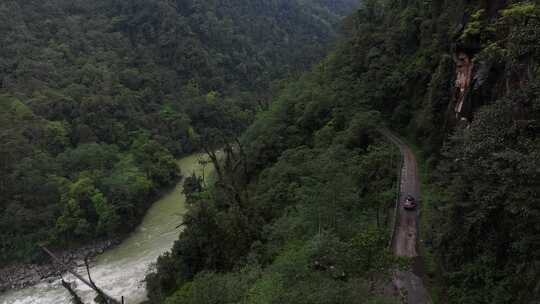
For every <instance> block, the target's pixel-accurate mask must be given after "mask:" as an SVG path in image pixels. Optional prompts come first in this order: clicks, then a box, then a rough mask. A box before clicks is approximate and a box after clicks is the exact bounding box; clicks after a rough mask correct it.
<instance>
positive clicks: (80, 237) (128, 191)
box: [0, 0, 355, 264]
mask: <svg viewBox="0 0 540 304" xmlns="http://www.w3.org/2000/svg"><path fill="white" fill-rule="evenodd" d="M354 2H355V1H289V0H277V1H276V0H273V1H243V0H232V1H195V0H178V1H167V0H127V1H126V0H96V1H79V0H76V1H72V0H69V1H68V0H52V1H2V3H1V4H0V16H1V18H0V20H1V21H0V33H2V35H1V37H0V41H1V43H0V45H1V46H0V125H1V126H2V130H0V187H1V188H0V192H1V195H0V231H2V233H1V234H0V264H3V263H7V262H10V261H21V260H24V261H29V260H36V259H37V260H39V256H38V253H39V251H38V250H36V244H37V243H38V242H47V243H48V244H50V245H53V246H58V247H65V246H68V245H73V244H76V243H80V242H84V241H85V240H89V239H95V238H100V237H110V236H114V235H118V234H122V233H125V232H127V231H130V230H131V229H132V227H134V225H136V224H137V223H138V221H139V219H140V218H141V216H142V215H143V214H144V211H145V209H146V207H147V206H148V204H149V203H150V202H151V201H152V199H153V198H155V197H156V196H157V195H158V194H159V193H160V191H162V190H164V189H166V188H167V187H169V186H171V185H173V184H174V183H175V181H177V180H178V178H179V177H180V176H181V174H182V173H181V172H179V170H178V168H177V165H176V163H175V158H177V157H179V156H182V155H185V154H188V153H192V152H193V151H196V150H202V149H203V148H208V147H212V145H213V144H214V143H215V141H216V140H218V139H219V137H220V136H221V137H223V136H225V135H227V136H228V137H227V138H232V137H234V136H237V135H238V134H239V132H240V131H241V130H243V129H244V128H245V127H246V126H247V125H248V124H249V123H250V122H251V121H252V120H253V117H254V113H255V112H256V111H257V110H259V109H264V108H267V107H268V103H269V96H270V94H271V92H272V90H273V87H274V86H275V85H274V84H273V83H274V81H275V80H277V79H280V78H283V77H288V76H289V75H294V74H295V73H298V72H299V71H302V70H305V69H306V68H308V67H309V66H311V64H312V63H313V62H315V61H317V60H320V59H321V58H322V56H323V55H324V54H325V53H326V49H327V48H328V46H329V44H330V43H331V42H332V41H334V39H335V37H336V35H337V31H338V28H339V26H340V20H341V17H342V15H343V14H344V13H345V12H348V11H349V9H350V8H351V6H352V5H353V4H354ZM224 125H225V126H226V127H227V128H226V134H225V133H224V132H225V131H222V130H221V129H220V128H221V126H224Z"/></svg>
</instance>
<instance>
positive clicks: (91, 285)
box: [40, 245, 121, 304]
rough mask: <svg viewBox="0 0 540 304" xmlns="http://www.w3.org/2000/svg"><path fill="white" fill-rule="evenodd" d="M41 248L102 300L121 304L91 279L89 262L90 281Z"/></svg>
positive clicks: (109, 303)
mask: <svg viewBox="0 0 540 304" xmlns="http://www.w3.org/2000/svg"><path fill="white" fill-rule="evenodd" d="M40 247H41V249H43V251H45V252H46V253H47V254H48V255H49V256H50V257H51V258H52V259H53V261H54V262H56V263H57V264H58V265H60V266H62V267H63V268H64V270H65V271H67V272H69V273H71V274H72V275H73V276H74V277H76V278H77V279H79V281H81V282H83V283H84V284H85V285H87V286H88V287H90V288H92V290H94V291H95V292H96V293H97V294H98V295H99V296H100V297H101V298H103V299H104V300H105V301H106V303H107V304H120V303H121V302H120V301H118V300H116V299H115V298H113V297H112V296H110V295H108V294H107V293H105V292H104V291H103V290H101V289H99V288H98V287H97V286H96V284H94V282H93V281H92V278H91V277H90V270H89V267H88V262H87V261H86V260H85V264H86V271H87V273H88V278H89V280H87V279H85V278H84V277H82V276H81V275H80V274H78V273H77V272H76V271H74V270H73V269H71V267H69V266H68V265H66V264H65V263H64V262H62V261H61V260H60V259H59V258H58V257H56V255H55V254H54V253H52V252H51V251H50V250H49V249H47V247H45V246H41V245H40Z"/></svg>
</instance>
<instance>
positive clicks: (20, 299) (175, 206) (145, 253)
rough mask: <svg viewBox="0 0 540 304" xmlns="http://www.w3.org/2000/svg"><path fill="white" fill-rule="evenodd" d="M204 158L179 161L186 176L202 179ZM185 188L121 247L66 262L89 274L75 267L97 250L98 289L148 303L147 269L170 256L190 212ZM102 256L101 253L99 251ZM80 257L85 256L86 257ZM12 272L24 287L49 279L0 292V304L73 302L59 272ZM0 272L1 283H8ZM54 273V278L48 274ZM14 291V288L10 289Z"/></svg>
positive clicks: (156, 206) (81, 290) (156, 204)
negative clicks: (184, 217)
mask: <svg viewBox="0 0 540 304" xmlns="http://www.w3.org/2000/svg"><path fill="white" fill-rule="evenodd" d="M201 159H206V157H205V156H204V155H203V154H194V155H191V156H188V157H185V158H182V159H181V160H179V161H178V165H179V167H180V169H181V171H182V173H183V175H184V176H190V175H191V174H192V173H195V174H196V175H198V176H201V175H202V174H203V171H205V170H204V166H203V165H201V163H200V160H201ZM206 171H207V172H206V174H210V173H211V171H212V170H211V168H207V169H206ZM182 190H183V185H182V182H181V181H179V182H178V183H177V185H176V186H175V187H174V188H172V189H170V191H169V192H167V193H165V195H163V197H161V198H160V199H159V200H157V201H153V203H151V204H150V205H151V206H150V208H149V209H148V211H147V212H146V214H145V216H144V218H143V219H142V222H141V224H140V225H139V226H138V227H137V228H136V229H135V230H134V231H133V232H132V233H130V234H128V235H127V236H126V237H125V238H121V242H120V244H118V245H115V244H114V243H113V244H103V245H100V246H93V247H92V246H91V247H89V248H86V249H78V250H77V253H75V252H71V253H65V254H67V256H66V257H63V259H66V260H67V259H71V260H72V261H74V262H73V263H72V264H71V265H72V266H74V268H75V270H76V271H78V272H79V273H80V274H85V271H86V270H85V269H84V267H77V266H81V265H82V264H83V262H82V261H83V259H84V256H85V255H86V252H84V251H85V250H86V251H88V250H93V251H94V250H95V251H96V252H97V254H95V258H94V259H93V260H92V262H91V273H92V279H93V280H94V281H95V282H96V284H97V285H98V286H99V287H100V288H101V289H103V290H104V291H106V292H108V293H109V294H110V295H112V296H114V297H117V298H120V297H121V296H124V298H125V300H126V303H130V304H137V303H142V302H143V301H145V300H146V286H145V284H144V278H145V276H146V274H147V273H148V270H149V268H151V267H152V264H153V263H155V261H156V259H157V258H158V257H159V256H160V255H162V254H163V253H165V252H167V251H169V250H170V249H171V247H172V245H173V243H174V241H176V240H177V239H178V235H179V233H180V231H181V228H179V226H178V225H179V223H181V222H182V217H183V214H184V213H185V211H186V203H185V196H184V194H183V193H182ZM100 251H101V252H103V253H102V254H100V253H99V252H100ZM80 252H84V253H83V254H82V255H81V253H80ZM29 268H30V270H25V271H23V270H17V269H13V268H12V271H13V273H12V274H10V276H9V277H10V278H11V282H12V284H11V285H13V284H14V283H13V282H15V283H16V284H15V285H17V284H18V283H20V282H35V280H36V279H37V278H38V277H39V278H41V277H45V279H40V280H38V282H37V284H35V283H34V284H31V283H25V285H26V286H25V287H24V288H18V289H11V288H10V289H8V290H7V291H6V292H1V293H0V304H14V303H16V304H58V303H69V301H70V300H71V298H70V295H69V294H68V293H67V291H66V290H65V289H64V288H63V287H62V285H61V284H60V281H59V277H58V273H54V272H55V271H56V270H55V269H53V270H44V269H40V270H39V271H38V270H37V269H32V268H31V267H30V266H29ZM1 271H4V272H5V271H8V270H7V269H2V270H0V278H1V279H3V280H4V281H6V282H7V281H8V280H7V279H6V278H4V275H3V273H1ZM51 273H53V275H52V276H49V277H47V275H49V274H51ZM63 276H64V278H65V279H66V280H67V281H69V282H73V283H74V284H73V286H74V289H75V290H76V292H77V293H78V294H79V295H80V296H81V298H82V299H83V301H84V302H85V303H86V302H87V303H92V301H93V298H94V297H95V294H94V293H93V291H92V290H91V289H89V288H87V287H86V286H85V285H84V284H80V283H78V282H77V279H76V278H74V277H73V276H72V275H70V274H63ZM19 286H21V285H19ZM10 287H11V286H10Z"/></svg>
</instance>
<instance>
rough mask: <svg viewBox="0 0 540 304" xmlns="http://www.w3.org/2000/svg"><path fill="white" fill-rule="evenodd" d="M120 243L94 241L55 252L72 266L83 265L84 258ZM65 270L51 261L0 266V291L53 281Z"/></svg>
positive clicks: (117, 240)
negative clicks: (75, 247) (72, 248)
mask: <svg viewBox="0 0 540 304" xmlns="http://www.w3.org/2000/svg"><path fill="white" fill-rule="evenodd" d="M119 243H120V239H113V240H107V241H100V242H95V243H93V244H91V245H86V246H83V247H80V248H77V249H74V250H69V251H61V252H58V251H56V252H55V255H56V256H57V257H58V258H59V259H60V260H62V261H63V262H64V263H65V264H66V265H69V266H71V267H73V268H75V267H77V266H81V265H84V258H85V257H86V256H89V257H90V258H94V257H95V256H97V255H99V254H101V253H103V252H104V251H105V250H107V249H109V248H111V247H114V246H116V245H118V244H119ZM64 272H65V271H64V270H63V269H62V268H61V266H59V265H56V264H54V263H53V262H50V263H46V264H39V265H38V264H14V265H9V266H6V267H3V268H0V292H5V291H7V290H10V289H20V288H25V287H28V286H32V285H36V284H37V283H39V282H42V281H54V280H56V279H58V277H59V276H60V275H61V274H62V273H64Z"/></svg>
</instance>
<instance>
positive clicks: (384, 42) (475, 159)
mask: <svg viewBox="0 0 540 304" xmlns="http://www.w3.org/2000/svg"><path fill="white" fill-rule="evenodd" d="M538 5H539V4H537V3H536V1H502V0H501V1H468V0H467V1H465V0H463V1H461V0H460V1H416V0H408V1H401V0H380V1H377V0H366V1H363V4H362V7H361V9H360V10H358V11H357V12H355V13H354V14H352V15H351V16H349V17H348V18H347V19H346V20H345V24H346V28H347V33H348V39H345V40H344V41H343V42H342V44H341V45H340V46H339V47H338V48H337V49H336V51H335V52H334V53H333V54H332V55H330V56H329V58H327V59H326V60H324V61H323V62H322V63H321V64H320V65H319V66H317V68H316V69H314V70H313V71H312V72H310V73H308V74H306V75H303V76H302V77H299V78H298V79H296V80H294V81H291V82H290V83H288V84H286V85H284V87H283V88H282V91H281V93H280V94H279V95H278V97H277V98H276V99H275V100H274V101H273V104H272V106H271V108H270V109H269V110H268V111H266V112H265V113H263V114H261V115H259V116H258V117H257V119H256V121H255V123H254V124H253V125H252V126H251V127H250V128H249V129H248V131H247V132H246V133H245V134H244V135H243V140H242V141H241V142H238V146H239V147H240V149H239V150H235V149H233V148H230V149H229V150H228V151H229V152H228V155H229V158H228V159H229V162H226V163H225V164H223V165H222V167H223V172H224V173H223V174H222V175H221V176H220V178H219V182H218V183H217V184H216V185H215V186H214V187H209V188H208V189H206V190H204V191H202V192H200V191H199V190H197V191H196V193H195V194H194V195H193V197H192V200H193V203H192V207H191V210H190V212H189V214H188V216H187V220H186V222H185V223H184V224H185V231H184V232H183V233H182V234H181V236H180V239H179V241H178V242H177V243H176V245H175V247H174V248H173V250H172V252H171V253H169V254H167V255H165V256H163V257H162V258H160V260H159V261H158V264H157V270H156V272H155V273H153V274H151V275H150V276H149V278H148V286H149V289H150V291H151V292H152V301H154V302H156V303H159V302H162V301H163V300H164V299H165V298H167V297H169V298H168V300H166V301H165V303H206V302H205V300H204V299H203V298H201V297H200V295H216V297H215V298H212V299H213V301H214V302H213V303H229V302H247V303H253V302H255V303H259V302H260V303H263V302H264V303H269V302H275V303H349V302H351V303H352V302H353V299H355V300H354V301H357V300H358V299H364V300H365V301H366V302H368V301H371V300H373V301H375V303H379V302H376V301H392V299H388V298H386V299H381V297H382V295H381V294H380V293H379V291H380V290H378V289H377V287H376V286H381V285H380V284H378V283H380V282H381V281H385V280H387V278H386V277H385V276H384V275H381V276H376V275H374V272H375V271H377V272H378V273H383V274H384V273H386V272H385V271H388V270H390V269H392V268H393V267H395V265H396V264H395V263H396V261H395V260H393V259H392V258H390V257H389V256H388V255H387V253H388V252H387V251H385V250H386V249H385V246H384V241H385V233H386V232H387V230H385V229H387V228H388V227H386V226H385V224H386V222H385V221H384V217H381V214H380V213H379V211H380V210H384V209H385V208H386V207H387V206H388V204H389V202H391V199H392V198H391V195H390V194H389V193H391V192H387V191H391V186H392V184H391V181H392V179H390V178H389V177H390V176H391V175H392V168H393V164H392V162H391V161H390V162H389V161H388V160H391V159H392V155H393V153H392V151H390V150H388V149H389V148H388V145H387V144H385V143H383V142H382V141H381V138H380V136H379V135H378V134H377V133H376V132H374V129H375V127H376V126H377V125H380V124H381V122H382V121H384V122H386V123H388V124H389V125H391V126H393V127H394V129H396V130H401V131H402V133H404V134H406V135H408V136H409V137H410V138H411V139H412V140H414V141H415V142H416V143H417V144H418V145H419V146H420V147H421V149H422V150H423V153H424V156H425V158H426V159H427V160H428V163H427V164H426V167H427V169H428V171H429V176H427V177H428V178H429V179H430V180H431V181H432V184H433V185H431V186H430V188H431V187H433V188H435V189H438V190H437V192H438V193H436V194H435V196H433V195H432V196H430V197H429V200H430V201H429V203H428V204H426V205H425V207H424V208H425V209H424V210H422V214H424V215H427V214H429V217H426V218H425V219H424V222H425V221H428V222H425V223H424V224H423V225H422V227H423V228H426V227H430V228H429V231H424V233H426V235H429V241H430V242H429V243H427V245H428V250H429V251H430V252H432V253H434V256H435V259H434V261H435V262H436V263H437V264H439V267H438V268H437V273H433V272H430V273H428V274H429V275H433V274H435V275H436V276H437V278H439V279H440V280H438V283H437V284H439V285H441V286H436V287H437V288H436V289H438V290H441V292H440V294H438V295H437V296H436V299H439V300H440V301H442V302H450V303H533V301H534V300H535V299H538V298H539V297H540V286H539V285H538V282H539V279H540V271H539V270H538V264H539V263H540V256H539V253H540V242H539V241H538V240H539V237H538V236H539V235H540V227H539V225H538V223H539V219H540V209H539V206H540V204H539V203H540V202H539V201H538V200H539V197H540V193H539V189H540V176H539V174H540V173H539V172H540V141H539V139H538V134H540V125H539V124H538V119H539V118H540V99H539V98H538V93H539V91H538V87H539V84H540V82H539V81H540V79H539V78H538V77H539V76H540V75H539V66H538V62H539V61H538V60H539V59H540V53H539V52H538V46H539V45H540V36H539V35H540V27H539V25H540V24H539V20H540V9H539V6H538ZM235 163H236V164H238V165H237V166H235V165H234V164H235ZM216 165H217V166H219V163H217V164H216ZM344 176H345V177H344ZM434 197H435V198H436V199H434ZM355 257H357V258H355ZM366 261H367V262H366ZM363 262H366V264H362V263H363ZM432 262H433V261H432ZM356 263H360V264H356ZM373 267H374V268H373ZM365 284H368V285H370V286H371V288H370V289H369V290H366V289H363V288H362V287H361V286H365ZM217 290H224V291H223V292H222V293H216V291H217ZM336 291H337V292H336ZM357 293H359V294H360V295H361V296H358V295H359V294H357ZM375 299H376V300H375ZM369 303H371V302H369Z"/></svg>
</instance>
